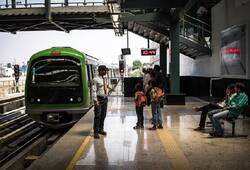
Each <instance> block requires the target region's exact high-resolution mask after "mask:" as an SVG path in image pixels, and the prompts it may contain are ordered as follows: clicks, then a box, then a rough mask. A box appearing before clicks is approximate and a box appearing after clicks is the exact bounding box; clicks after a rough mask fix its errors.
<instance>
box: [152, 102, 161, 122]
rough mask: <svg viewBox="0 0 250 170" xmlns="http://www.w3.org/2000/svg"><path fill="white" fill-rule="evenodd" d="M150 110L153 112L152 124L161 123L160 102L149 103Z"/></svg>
mask: <svg viewBox="0 0 250 170" xmlns="http://www.w3.org/2000/svg"><path fill="white" fill-rule="evenodd" d="M151 110H152V114H153V124H154V126H157V125H162V118H161V109H160V103H159V102H157V103H154V102H152V103H151Z"/></svg>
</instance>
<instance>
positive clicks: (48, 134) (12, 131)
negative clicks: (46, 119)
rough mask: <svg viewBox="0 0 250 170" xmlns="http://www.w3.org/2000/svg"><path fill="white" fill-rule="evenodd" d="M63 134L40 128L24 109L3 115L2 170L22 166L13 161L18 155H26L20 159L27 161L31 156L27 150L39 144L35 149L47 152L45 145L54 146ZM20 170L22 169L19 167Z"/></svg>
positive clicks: (0, 139) (0, 121)
mask: <svg viewBox="0 0 250 170" xmlns="http://www.w3.org/2000/svg"><path fill="white" fill-rule="evenodd" d="M62 134H64V132H63V131H60V132H59V131H51V130H48V129H47V128H42V127H40V126H39V124H38V123H36V122H35V121H33V120H32V119H31V118H29V117H28V115H27V114H25V112H24V108H20V109H16V110H14V111H11V112H7V113H4V114H1V115H0V169H16V164H18V165H19V166H20V163H17V161H13V159H15V157H16V156H17V155H20V154H21V155H24V157H23V158H22V159H20V157H18V160H19V161H21V162H24V161H23V160H24V159H26V157H27V155H30V154H29V153H28V152H27V151H25V150H27V148H29V147H30V146H33V144H34V143H37V144H36V145H34V147H36V149H37V150H39V151H45V150H46V148H48V146H45V145H47V143H50V144H53V143H54V142H55V141H57V139H59V138H60V137H61V135H62ZM51 138H53V139H51ZM37 141H39V142H37ZM48 141H49V142H48ZM41 143H42V144H41ZM44 144H45V145H44ZM30 150H34V148H33V147H32V149H30ZM23 152H25V153H23ZM41 153H42V152H41ZM31 155H32V154H31ZM24 166H27V163H24V165H23V167H24ZM11 167H14V168H11ZM18 169H22V168H20V167H19V168H18Z"/></svg>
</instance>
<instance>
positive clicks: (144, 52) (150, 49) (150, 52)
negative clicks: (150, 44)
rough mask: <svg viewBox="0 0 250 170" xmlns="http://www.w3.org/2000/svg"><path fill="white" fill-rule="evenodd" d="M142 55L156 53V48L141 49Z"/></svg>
mask: <svg viewBox="0 0 250 170" xmlns="http://www.w3.org/2000/svg"><path fill="white" fill-rule="evenodd" d="M141 55H156V49H154V48H144V49H141Z"/></svg>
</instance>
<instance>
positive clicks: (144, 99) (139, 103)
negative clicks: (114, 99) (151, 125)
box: [135, 92, 147, 107]
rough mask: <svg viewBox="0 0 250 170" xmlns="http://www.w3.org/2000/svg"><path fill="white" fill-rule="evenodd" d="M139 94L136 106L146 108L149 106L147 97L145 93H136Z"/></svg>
mask: <svg viewBox="0 0 250 170" xmlns="http://www.w3.org/2000/svg"><path fill="white" fill-rule="evenodd" d="M136 94H137V99H136V101H135V103H136V106H142V107H144V106H146V104H147V97H146V95H145V94H144V93H143V92H136Z"/></svg>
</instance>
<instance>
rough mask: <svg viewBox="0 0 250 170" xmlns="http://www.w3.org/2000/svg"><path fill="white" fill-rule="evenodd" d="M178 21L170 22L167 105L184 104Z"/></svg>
mask: <svg viewBox="0 0 250 170" xmlns="http://www.w3.org/2000/svg"><path fill="white" fill-rule="evenodd" d="M179 34H180V22H179V19H177V20H175V22H173V23H171V27H170V41H171V46H170V53H171V59H170V94H167V95H166V103H167V104H168V105H184V104H185V94H181V93H180V48H179Z"/></svg>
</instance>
